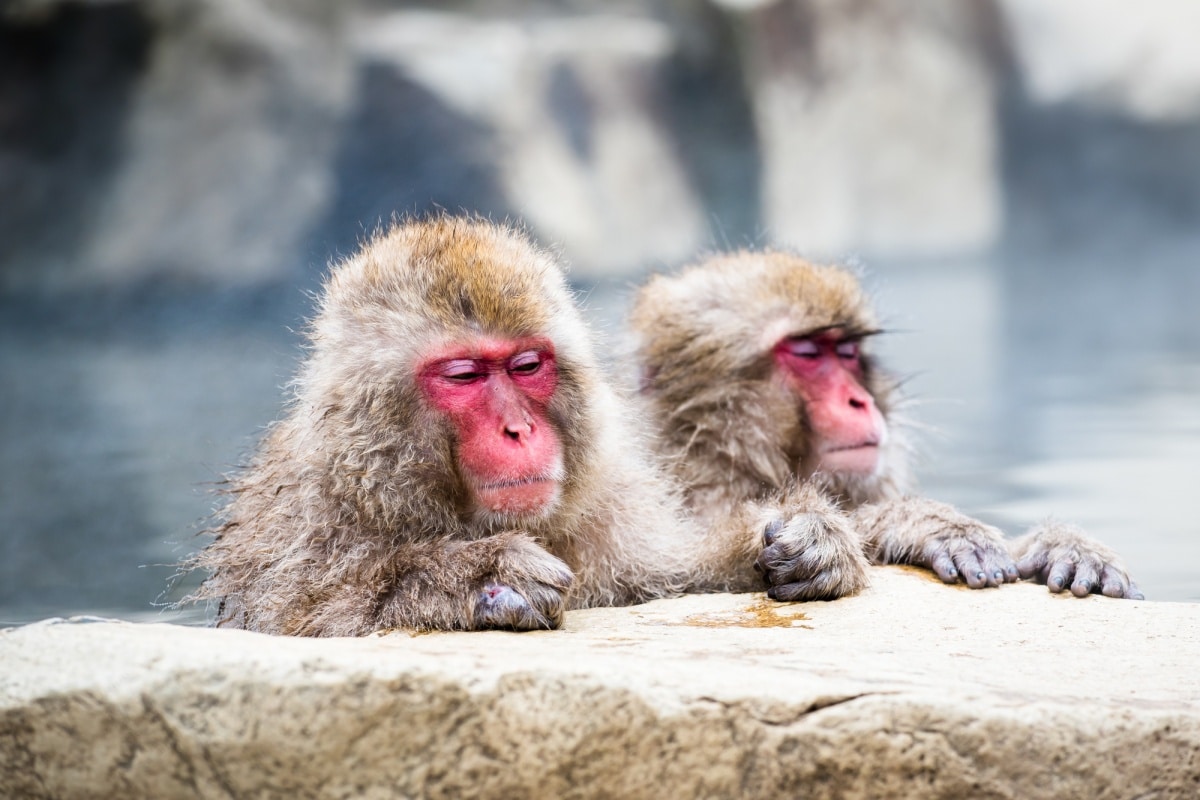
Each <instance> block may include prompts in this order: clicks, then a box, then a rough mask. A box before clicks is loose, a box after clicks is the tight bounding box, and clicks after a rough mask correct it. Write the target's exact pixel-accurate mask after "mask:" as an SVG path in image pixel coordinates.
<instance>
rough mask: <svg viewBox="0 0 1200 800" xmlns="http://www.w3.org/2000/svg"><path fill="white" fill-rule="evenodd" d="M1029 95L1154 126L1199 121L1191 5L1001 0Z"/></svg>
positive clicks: (1199, 68) (1196, 15) (1197, 18)
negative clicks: (1127, 117) (1150, 123)
mask: <svg viewBox="0 0 1200 800" xmlns="http://www.w3.org/2000/svg"><path fill="white" fill-rule="evenodd" d="M999 3H1000V7H1001V8H1002V9H1003V13H1004V18H1005V21H1006V23H1007V26H1008V29H1009V30H1010V31H1011V35H1012V39H1013V49H1014V50H1015V54H1016V58H1017V64H1018V66H1019V68H1020V71H1021V76H1022V79H1023V82H1024V85H1025V87H1026V89H1027V90H1028V91H1029V93H1030V95H1032V97H1033V98H1034V99H1035V100H1036V101H1038V102H1040V103H1062V102H1076V103H1080V104H1082V105H1085V106H1088V107H1091V108H1096V109H1100V110H1104V111H1110V112H1117V113H1119V114H1122V115H1127V116H1129V117H1132V118H1135V119H1141V120H1147V121H1151V122H1179V121H1186V120H1195V119H1197V118H1200V47H1198V46H1197V36H1198V35H1200V5H1198V4H1197V3H1196V2H1194V0H1142V2H1139V3H1137V4H1136V5H1131V4H1129V3H1127V2H1122V0H1053V2H1046V0H999Z"/></svg>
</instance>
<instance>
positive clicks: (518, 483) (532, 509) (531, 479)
mask: <svg viewBox="0 0 1200 800" xmlns="http://www.w3.org/2000/svg"><path fill="white" fill-rule="evenodd" d="M560 473H561V471H560V470H548V471H546V472H539V473H536V474H534V475H525V476H522V477H519V478H505V479H502V480H493V481H487V482H486V483H478V484H476V485H475V487H474V493H475V500H476V502H477V503H478V504H479V505H480V506H481V507H482V508H483V509H486V510H487V511H491V512H495V513H498V514H538V513H543V512H545V511H548V510H550V509H552V508H553V507H554V506H555V505H557V504H558V499H559V495H560V494H561V483H562V475H561V474H560Z"/></svg>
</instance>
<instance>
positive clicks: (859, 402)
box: [850, 397, 867, 411]
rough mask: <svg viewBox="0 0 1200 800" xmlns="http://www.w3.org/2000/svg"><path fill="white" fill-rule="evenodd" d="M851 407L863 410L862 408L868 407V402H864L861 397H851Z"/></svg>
mask: <svg viewBox="0 0 1200 800" xmlns="http://www.w3.org/2000/svg"><path fill="white" fill-rule="evenodd" d="M850 407H851V408H855V409H858V410H859V411H861V410H863V409H864V408H866V407H867V404H866V403H864V402H863V401H862V400H859V399H857V398H854V397H851V398H850Z"/></svg>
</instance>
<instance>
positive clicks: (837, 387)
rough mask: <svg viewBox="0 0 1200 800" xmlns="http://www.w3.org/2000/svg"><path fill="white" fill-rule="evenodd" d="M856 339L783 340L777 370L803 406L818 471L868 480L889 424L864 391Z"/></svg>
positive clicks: (830, 331) (831, 335)
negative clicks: (810, 428) (855, 476)
mask: <svg viewBox="0 0 1200 800" xmlns="http://www.w3.org/2000/svg"><path fill="white" fill-rule="evenodd" d="M859 339H860V337H855V336H850V335H848V334H847V333H846V332H845V331H844V330H843V329H841V328H827V329H824V330H820V331H816V332H813V333H806V334H801V335H796V336H787V337H784V338H783V339H782V340H780V341H779V343H778V344H776V345H775V352H774V354H775V364H776V369H777V370H778V372H779V374H780V375H781V376H782V377H783V379H784V381H785V382H786V384H787V385H788V386H790V387H791V388H792V389H793V390H794V391H795V392H796V394H797V396H798V398H799V400H800V401H801V402H802V403H803V404H804V411H805V414H806V416H807V418H808V421H809V425H810V426H811V427H812V432H813V435H814V436H815V439H816V440H815V442H813V448H812V451H813V452H814V453H815V455H816V458H817V465H816V466H817V469H821V470H825V471H827V472H842V473H855V474H861V475H871V474H874V473H875V472H876V470H878V469H879V467H880V463H879V452H880V445H882V444H883V443H884V441H886V439H887V423H886V422H884V419H883V414H881V413H880V412H879V408H878V407H877V406H876V405H875V398H874V397H872V396H871V393H870V392H869V391H867V389H866V388H865V387H864V386H863V365H862V356H861V353H860V347H859V344H860V341H859Z"/></svg>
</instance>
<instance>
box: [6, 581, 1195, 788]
mask: <svg viewBox="0 0 1200 800" xmlns="http://www.w3.org/2000/svg"><path fill="white" fill-rule="evenodd" d="M1198 667H1200V605H1193V604H1175V603H1153V602H1133V601H1114V600H1108V599H1106V598H1101V597H1092V598H1088V599H1085V600H1077V599H1074V598H1068V597H1056V596H1052V595H1049V594H1048V593H1047V592H1046V590H1045V589H1044V588H1042V587H1039V586H1033V585H1027V584H1022V585H1016V586H1006V587H1003V588H1002V589H999V590H988V591H980V592H973V591H970V590H967V589H953V588H948V587H944V586H942V585H940V584H938V583H937V582H936V581H934V580H932V579H930V578H929V577H927V576H926V575H925V574H924V573H918V572H917V571H915V570H907V569H903V568H879V569H877V570H875V572H874V573H873V585H872V587H871V589H870V590H868V591H867V592H865V593H864V594H862V595H860V596H858V597H852V598H846V599H843V600H839V601H837V602H834V603H812V604H802V605H776V604H773V603H770V602H769V601H766V600H765V599H764V597H763V596H762V595H757V594H750V595H696V596H689V597H684V598H680V599H676V600H665V601H659V602H655V603H650V604H647V605H643V606H637V607H633V608H616V609H594V610H589V611H580V612H573V613H571V614H570V615H568V618H567V623H566V626H565V628H564V629H563V630H560V631H547V632H537V633H522V634H513V633H502V632H487V633H435V634H424V635H416V636H413V635H409V634H406V633H403V632H394V633H391V634H387V635H380V636H374V637H368V638H364V639H337V640H311V639H287V638H272V637H268V636H262V635H258V634H251V633H244V632H239V631H219V630H211V629H199V628H185V627H177V626H170V625H139V624H132V623H126V622H115V621H113V622H109V621H104V622H99V623H96V624H80V623H79V622H76V623H74V624H72V623H70V622H62V621H46V622H41V623H37V624H35V625H29V626H26V627H24V628H17V629H12V630H8V631H4V632H2V633H0V796H3V797H55V798H68V797H96V796H112V797H156V798H170V797H251V796H253V797H457V796H471V797H530V798H533V797H546V798H557V797H579V798H584V797H631V798H637V797H647V798H660V797H680V798H690V797H768V796H772V797H773V796H784V797H791V796H805V797H913V796H919V797H946V798H950V797H967V796H970V797H1003V798H1009V797H1013V798H1016V797H1020V798H1038V797H1046V798H1063V797H1094V798H1118V797H1135V796H1136V797H1154V798H1160V799H1161V798H1168V797H1180V798H1183V797H1196V796H1197V795H1200V678H1198V677H1197V676H1198V671H1197V670H1198Z"/></svg>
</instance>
